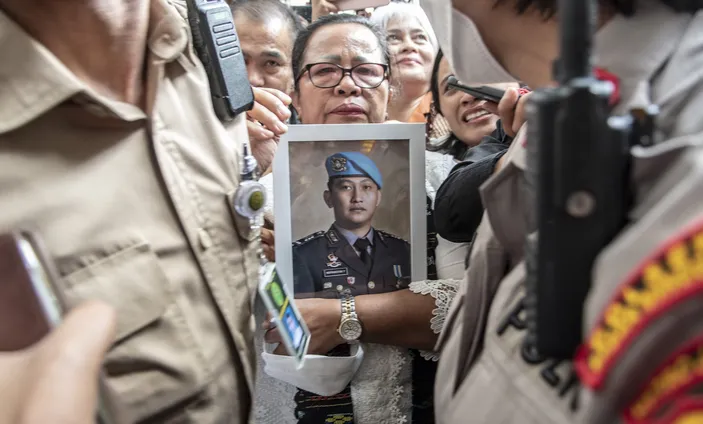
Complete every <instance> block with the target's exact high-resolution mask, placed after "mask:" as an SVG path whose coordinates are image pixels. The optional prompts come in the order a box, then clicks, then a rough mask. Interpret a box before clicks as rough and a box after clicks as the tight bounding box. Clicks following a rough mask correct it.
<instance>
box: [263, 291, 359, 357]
mask: <svg viewBox="0 0 703 424" xmlns="http://www.w3.org/2000/svg"><path fill="white" fill-rule="evenodd" d="M295 304H296V306H298V310H299V311H300V314H301V315H302V316H303V319H304V320H305V323H306V324H307V326H308V329H310V346H309V348H308V354H311V355H325V354H327V353H328V352H329V351H331V350H332V349H334V348H335V347H337V346H339V345H341V344H344V343H346V342H345V340H344V339H342V336H340V335H339V332H338V331H337V329H338V328H339V324H340V322H341V319H342V307H341V305H340V302H339V299H317V298H314V299H296V300H295ZM263 328H264V330H268V331H267V332H266V334H265V336H264V340H266V343H282V340H281V335H280V334H279V332H278V329H277V328H273V329H271V323H270V320H269V319H267V320H266V321H264V323H263ZM274 353H275V354H279V355H281V354H286V349H285V347H284V346H283V345H282V344H281V345H279V346H278V348H277V349H276V350H275V351H274Z"/></svg>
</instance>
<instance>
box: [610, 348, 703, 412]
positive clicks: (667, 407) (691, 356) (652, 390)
mask: <svg viewBox="0 0 703 424" xmlns="http://www.w3.org/2000/svg"><path fill="white" fill-rule="evenodd" d="M702 383H703V337H700V338H698V339H696V340H694V341H693V342H690V343H688V344H687V345H686V346H684V347H683V348H682V349H680V350H679V351H678V352H676V353H675V354H673V355H671V356H670V357H669V358H668V359H667V360H665V361H664V363H663V364H662V365H661V366H660V367H659V368H658V369H657V370H656V371H655V372H654V374H653V375H652V376H651V377H650V379H649V380H648V381H647V383H646V384H645V387H644V388H643V389H642V390H640V392H639V394H638V395H637V397H636V398H635V400H634V402H632V403H631V404H630V405H629V406H628V408H627V409H626V410H625V412H624V414H623V415H624V418H625V420H626V421H627V422H628V423H632V424H635V423H642V422H652V421H653V418H655V417H657V416H661V413H659V412H660V411H671V410H672V406H675V404H676V403H677V401H679V400H681V399H685V398H688V397H691V396H692V392H696V391H698V390H699V386H700V385H701V384H702ZM702 400H703V399H702ZM701 406H702V407H703V404H702V405H701ZM700 413H701V414H703V408H702V409H701V410H700ZM701 417H702V418H703V415H701ZM667 422H672V423H673V422H679V421H667ZM696 422H703V421H696Z"/></svg>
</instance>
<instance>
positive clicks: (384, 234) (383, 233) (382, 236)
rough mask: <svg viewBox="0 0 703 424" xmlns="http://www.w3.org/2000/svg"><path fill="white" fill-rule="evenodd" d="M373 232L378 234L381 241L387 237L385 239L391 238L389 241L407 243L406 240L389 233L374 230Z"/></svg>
mask: <svg viewBox="0 0 703 424" xmlns="http://www.w3.org/2000/svg"><path fill="white" fill-rule="evenodd" d="M375 231H376V233H378V236H379V237H380V238H381V240H383V238H384V237H387V238H391V239H396V240H401V241H404V242H405V243H407V240H405V239H403V238H401V237H398V236H396V235H395V234H391V233H389V232H386V231H383V230H375Z"/></svg>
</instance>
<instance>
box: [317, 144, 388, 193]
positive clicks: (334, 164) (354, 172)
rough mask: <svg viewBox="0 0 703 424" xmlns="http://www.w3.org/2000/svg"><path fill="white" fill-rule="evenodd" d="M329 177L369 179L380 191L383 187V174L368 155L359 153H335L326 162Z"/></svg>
mask: <svg viewBox="0 0 703 424" xmlns="http://www.w3.org/2000/svg"><path fill="white" fill-rule="evenodd" d="M325 167H326V168H327V175H328V176H329V177H330V178H334V177H369V178H371V179H372V180H373V182H375V183H376V185H377V186H378V188H379V190H380V189H381V186H382V185H383V180H382V178H381V172H380V171H379V170H378V167H377V166H376V164H375V163H374V162H373V161H372V160H371V159H370V158H369V157H368V156H366V155H364V154H363V153H359V152H340V153H335V154H333V155H332V156H330V157H328V158H327V161H325Z"/></svg>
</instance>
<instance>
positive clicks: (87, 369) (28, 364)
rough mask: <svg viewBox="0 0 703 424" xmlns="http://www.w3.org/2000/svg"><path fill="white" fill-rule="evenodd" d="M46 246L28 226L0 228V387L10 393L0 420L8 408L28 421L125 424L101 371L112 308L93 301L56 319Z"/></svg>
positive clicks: (0, 407)
mask: <svg viewBox="0 0 703 424" xmlns="http://www.w3.org/2000/svg"><path fill="white" fill-rule="evenodd" d="M45 252H46V251H45V249H44V247H43V244H42V242H41V240H40V239H39V238H38V237H37V236H36V235H34V234H32V233H30V232H27V231H16V232H10V233H5V234H0V393H5V394H7V393H15V396H0V422H12V419H8V420H4V419H3V417H4V415H3V414H5V413H6V411H12V410H14V411H16V412H17V414H18V415H17V416H22V417H30V419H27V420H26V421H27V422H39V423H44V422H51V423H63V422H64V421H61V420H65V422H66V423H67V424H68V423H79V424H84V423H85V424H88V423H94V422H98V423H100V424H122V423H127V422H129V421H128V420H127V419H126V417H125V415H124V414H125V413H124V411H121V410H120V408H118V407H117V404H116V403H115V400H114V399H113V398H112V397H111V396H110V395H109V391H108V389H107V387H106V386H105V383H104V380H103V379H102V375H101V365H102V360H103V356H104V355H105V352H106V351H107V349H108V348H109V346H110V345H111V344H112V341H113V333H114V325H115V317H114V314H113V313H112V312H111V309H110V308H109V307H107V306H105V305H102V304H98V305H95V304H93V305H91V306H86V307H83V308H79V309H78V310H77V311H75V313H72V314H69V315H68V317H67V319H66V321H65V322H63V323H61V322H62V321H63V314H64V311H65V305H66V303H65V302H64V300H63V298H62V296H61V293H62V291H61V290H60V286H59V281H60V279H59V277H58V273H57V272H56V270H55V268H54V266H53V262H51V260H50V259H49V258H50V256H49V255H48V254H47V253H45ZM52 330H53V331H52ZM2 352H14V354H13V355H8V354H7V353H5V354H3V353H2ZM13 363H16V364H15V365H14V366H13ZM19 364H22V366H21V367H20V366H19ZM20 388H24V391H23V390H19V389H20ZM3 402H9V403H8V404H4V403H3ZM96 415H97V417H96ZM35 418H36V419H35ZM73 418H75V419H73Z"/></svg>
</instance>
